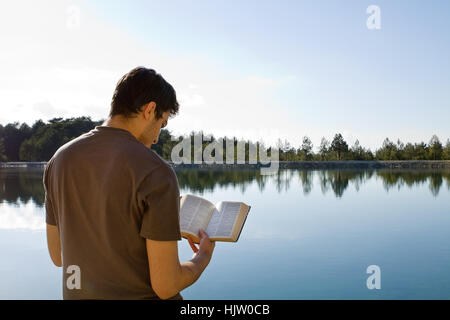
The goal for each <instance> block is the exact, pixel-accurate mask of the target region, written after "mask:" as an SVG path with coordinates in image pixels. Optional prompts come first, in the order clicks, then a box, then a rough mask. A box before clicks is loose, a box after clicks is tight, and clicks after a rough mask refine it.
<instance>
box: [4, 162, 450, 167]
mask: <svg viewBox="0 0 450 320" xmlns="http://www.w3.org/2000/svg"><path fill="white" fill-rule="evenodd" d="M46 163H47V162H1V163H0V167H1V168H36V167H44V166H45V164H46ZM169 163H170V164H171V165H172V166H173V167H174V168H176V169H260V168H263V167H268V165H263V164H261V163H257V164H248V163H246V164H205V163H202V164H174V163H171V162H169ZM278 164H279V168H280V169H450V160H436V161H433V160H393V161H371V160H362V161H357V160H351V161H280V162H278Z"/></svg>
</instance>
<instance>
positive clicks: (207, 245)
mask: <svg viewBox="0 0 450 320" xmlns="http://www.w3.org/2000/svg"><path fill="white" fill-rule="evenodd" d="M198 235H199V238H200V244H199V247H198V248H197V246H196V245H195V243H194V242H193V241H192V239H191V238H189V237H188V242H189V245H190V246H191V248H192V251H194V255H193V256H192V259H195V258H196V257H198V256H204V257H206V258H207V261H208V263H209V261H210V260H211V257H212V254H213V251H214V247H215V245H216V242H215V241H211V240H209V236H208V234H207V233H206V232H205V231H204V230H200V231H199V233H198Z"/></svg>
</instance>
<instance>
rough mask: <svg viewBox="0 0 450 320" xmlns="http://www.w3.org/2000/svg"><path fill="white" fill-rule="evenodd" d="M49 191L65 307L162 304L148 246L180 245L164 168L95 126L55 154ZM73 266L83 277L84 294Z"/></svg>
mask: <svg viewBox="0 0 450 320" xmlns="http://www.w3.org/2000/svg"><path fill="white" fill-rule="evenodd" d="M44 184H45V186H46V191H47V196H46V209H47V216H46V221H47V223H48V224H51V225H57V226H58V228H59V232H60V237H61V246H62V247H61V248H62V259H63V296H64V299H102V298H103V299H158V297H157V295H156V294H155V292H154V291H153V289H152V288H151V285H150V275H149V264H148V257H147V251H146V240H145V239H146V238H148V239H152V240H158V241H174V240H181V235H180V229H179V216H178V215H179V188H178V183H177V179H176V176H175V173H174V171H173V170H172V169H171V168H170V167H169V166H168V165H167V163H166V162H165V161H164V160H162V159H161V158H160V157H159V156H158V155H157V154H156V153H154V152H153V151H151V150H149V149H148V148H147V147H145V146H144V145H143V144H142V143H140V142H139V141H138V140H136V138H135V137H134V136H133V135H132V134H131V133H130V132H128V131H127V130H124V129H119V128H113V127H106V126H98V127H96V128H95V129H94V130H92V131H90V132H89V133H86V134H84V135H82V136H80V137H79V138H77V139H75V140H73V141H72V142H70V143H68V144H66V145H64V146H63V147H61V148H60V149H59V150H58V151H57V152H56V153H55V155H54V156H53V157H52V159H51V160H50V161H49V163H48V165H47V167H46V170H45V174H44ZM69 266H76V267H75V268H79V270H80V288H79V289H78V288H77V287H76V286H75V285H71V283H72V282H73V281H75V280H74V279H73V278H72V277H71V274H70V273H67V270H68V268H69ZM72 268H73V267H72ZM70 270H71V269H69V271H70ZM68 280H69V281H68ZM67 282H69V286H68V283H67ZM173 298H174V299H180V298H181V295H179V294H177V295H176V296H174V297H173Z"/></svg>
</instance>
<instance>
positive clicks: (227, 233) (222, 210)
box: [206, 201, 241, 238]
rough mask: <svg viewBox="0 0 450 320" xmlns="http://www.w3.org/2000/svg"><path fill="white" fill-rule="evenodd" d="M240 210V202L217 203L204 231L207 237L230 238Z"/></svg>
mask: <svg viewBox="0 0 450 320" xmlns="http://www.w3.org/2000/svg"><path fill="white" fill-rule="evenodd" d="M240 209H241V203H240V202H222V201H221V202H219V203H218V205H217V210H215V211H214V213H213V215H212V217H211V220H210V221H209V225H208V228H207V229H206V233H207V234H208V235H209V237H210V238H212V237H214V238H228V237H231V235H232V232H233V228H234V224H235V222H236V219H237V217H238V215H239V211H240Z"/></svg>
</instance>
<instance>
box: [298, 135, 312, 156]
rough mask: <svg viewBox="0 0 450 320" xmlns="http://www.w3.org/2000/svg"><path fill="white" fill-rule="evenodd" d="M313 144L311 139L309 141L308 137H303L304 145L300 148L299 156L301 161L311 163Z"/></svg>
mask: <svg viewBox="0 0 450 320" xmlns="http://www.w3.org/2000/svg"><path fill="white" fill-rule="evenodd" d="M312 150H313V144H312V142H311V139H309V138H308V137H307V136H304V137H303V141H302V145H301V146H300V149H299V150H298V155H299V157H300V159H301V160H306V161H310V160H311V159H312V158H313V152H312Z"/></svg>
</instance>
